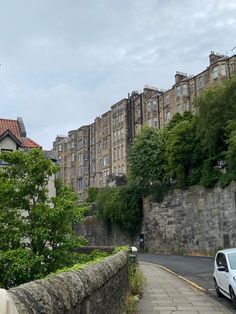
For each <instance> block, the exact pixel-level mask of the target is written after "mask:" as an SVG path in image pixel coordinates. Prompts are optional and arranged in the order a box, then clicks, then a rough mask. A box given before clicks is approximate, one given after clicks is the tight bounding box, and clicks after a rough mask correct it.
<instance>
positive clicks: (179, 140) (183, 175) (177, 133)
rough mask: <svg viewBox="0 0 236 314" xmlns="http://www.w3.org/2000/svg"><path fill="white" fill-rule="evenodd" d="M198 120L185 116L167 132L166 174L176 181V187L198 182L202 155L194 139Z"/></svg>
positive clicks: (195, 138) (188, 115)
mask: <svg viewBox="0 0 236 314" xmlns="http://www.w3.org/2000/svg"><path fill="white" fill-rule="evenodd" d="M197 121H198V119H197V118H196V117H193V116H192V115H191V114H185V115H184V116H183V117H182V120H179V123H176V124H175V125H174V126H173V127H172V128H171V129H170V131H169V132H168V139H167V144H166V149H167V160H168V168H167V169H168V174H169V176H170V177H172V178H173V179H175V180H176V183H177V186H186V185H189V184H196V183H198V182H199V178H200V171H199V166H200V164H201V158H202V155H201V153H200V150H199V145H200V143H199V142H198V140H197V137H196V126H197Z"/></svg>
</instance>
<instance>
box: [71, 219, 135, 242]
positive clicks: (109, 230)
mask: <svg viewBox="0 0 236 314" xmlns="http://www.w3.org/2000/svg"><path fill="white" fill-rule="evenodd" d="M75 230H76V233H77V234H78V235H82V236H84V237H85V238H86V239H87V240H88V242H89V245H90V246H93V245H94V246H117V245H128V246H131V245H135V246H137V245H139V243H138V236H137V237H136V238H135V239H131V238H130V237H129V235H128V234H126V233H124V232H122V231H121V230H120V229H119V228H118V227H117V226H111V227H107V226H106V224H104V223H103V222H102V221H101V220H99V219H97V218H96V217H95V216H89V217H86V219H85V220H84V221H83V223H80V224H78V225H76V226H75Z"/></svg>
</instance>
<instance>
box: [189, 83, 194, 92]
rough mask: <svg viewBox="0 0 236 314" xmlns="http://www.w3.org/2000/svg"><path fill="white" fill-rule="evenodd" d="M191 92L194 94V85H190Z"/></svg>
mask: <svg viewBox="0 0 236 314" xmlns="http://www.w3.org/2000/svg"><path fill="white" fill-rule="evenodd" d="M190 90H191V92H194V83H191V84H190Z"/></svg>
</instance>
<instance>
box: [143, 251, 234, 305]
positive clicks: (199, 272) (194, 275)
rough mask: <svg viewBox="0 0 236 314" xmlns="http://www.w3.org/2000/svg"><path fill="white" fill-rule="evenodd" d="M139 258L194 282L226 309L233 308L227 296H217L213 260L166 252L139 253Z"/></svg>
mask: <svg viewBox="0 0 236 314" xmlns="http://www.w3.org/2000/svg"><path fill="white" fill-rule="evenodd" d="M139 260H140V261H143V262H149V263H153V264H158V265H161V266H164V267H166V268H168V269H170V270H172V271H173V272H175V273H176V274H178V275H180V276H183V277H185V278H186V279H188V280H190V281H192V282H194V283H196V284H197V285H199V286H201V287H203V288H204V289H206V292H207V293H208V294H209V295H210V296H211V297H213V298H216V299H217V300H220V301H221V302H222V304H223V305H224V306H225V307H227V308H228V309H231V310H232V309H233V307H232V305H231V303H230V301H229V300H228V299H227V298H221V299H220V298H218V297H217V296H216V293H215V289H214V281H213V277H212V274H213V267H214V260H213V258H211V257H204V256H178V255H167V254H162V255H161V254H141V253H140V254H139Z"/></svg>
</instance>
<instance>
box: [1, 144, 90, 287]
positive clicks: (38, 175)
mask: <svg viewBox="0 0 236 314" xmlns="http://www.w3.org/2000/svg"><path fill="white" fill-rule="evenodd" d="M0 159H1V160H4V161H5V162H6V163H7V165H6V166H5V167H1V168H0V248H1V250H0V268H1V269H2V271H1V274H0V285H1V286H4V287H6V288H9V287H11V286H14V285H16V284H20V283H23V282H25V281H26V280H27V281H28V280H33V279H35V278H40V277H42V276H44V275H46V274H48V273H49V272H53V271H55V270H56V269H58V268H60V267H63V266H66V265H71V264H73V262H74V260H75V258H76V254H75V253H73V252H72V251H73V249H74V248H76V247H78V246H79V245H81V244H82V243H85V241H84V240H83V239H80V238H78V237H77V236H76V235H75V234H74V232H73V229H72V224H73V223H74V222H79V221H80V220H81V219H82V217H83V215H84V211H85V210H86V208H84V207H78V206H77V196H76V194H74V193H73V192H72V191H71V190H70V189H69V188H63V187H60V189H59V190H58V192H57V195H56V196H55V197H50V196H49V195H48V188H47V187H48V180H49V177H50V176H53V175H55V173H56V172H57V170H58V168H57V166H55V165H54V164H53V163H52V162H51V161H50V160H48V159H46V158H45V157H44V155H43V152H42V151H41V150H39V149H34V150H31V151H29V152H27V153H25V152H23V151H20V150H18V151H15V152H11V153H9V152H3V153H1V154H0Z"/></svg>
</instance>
